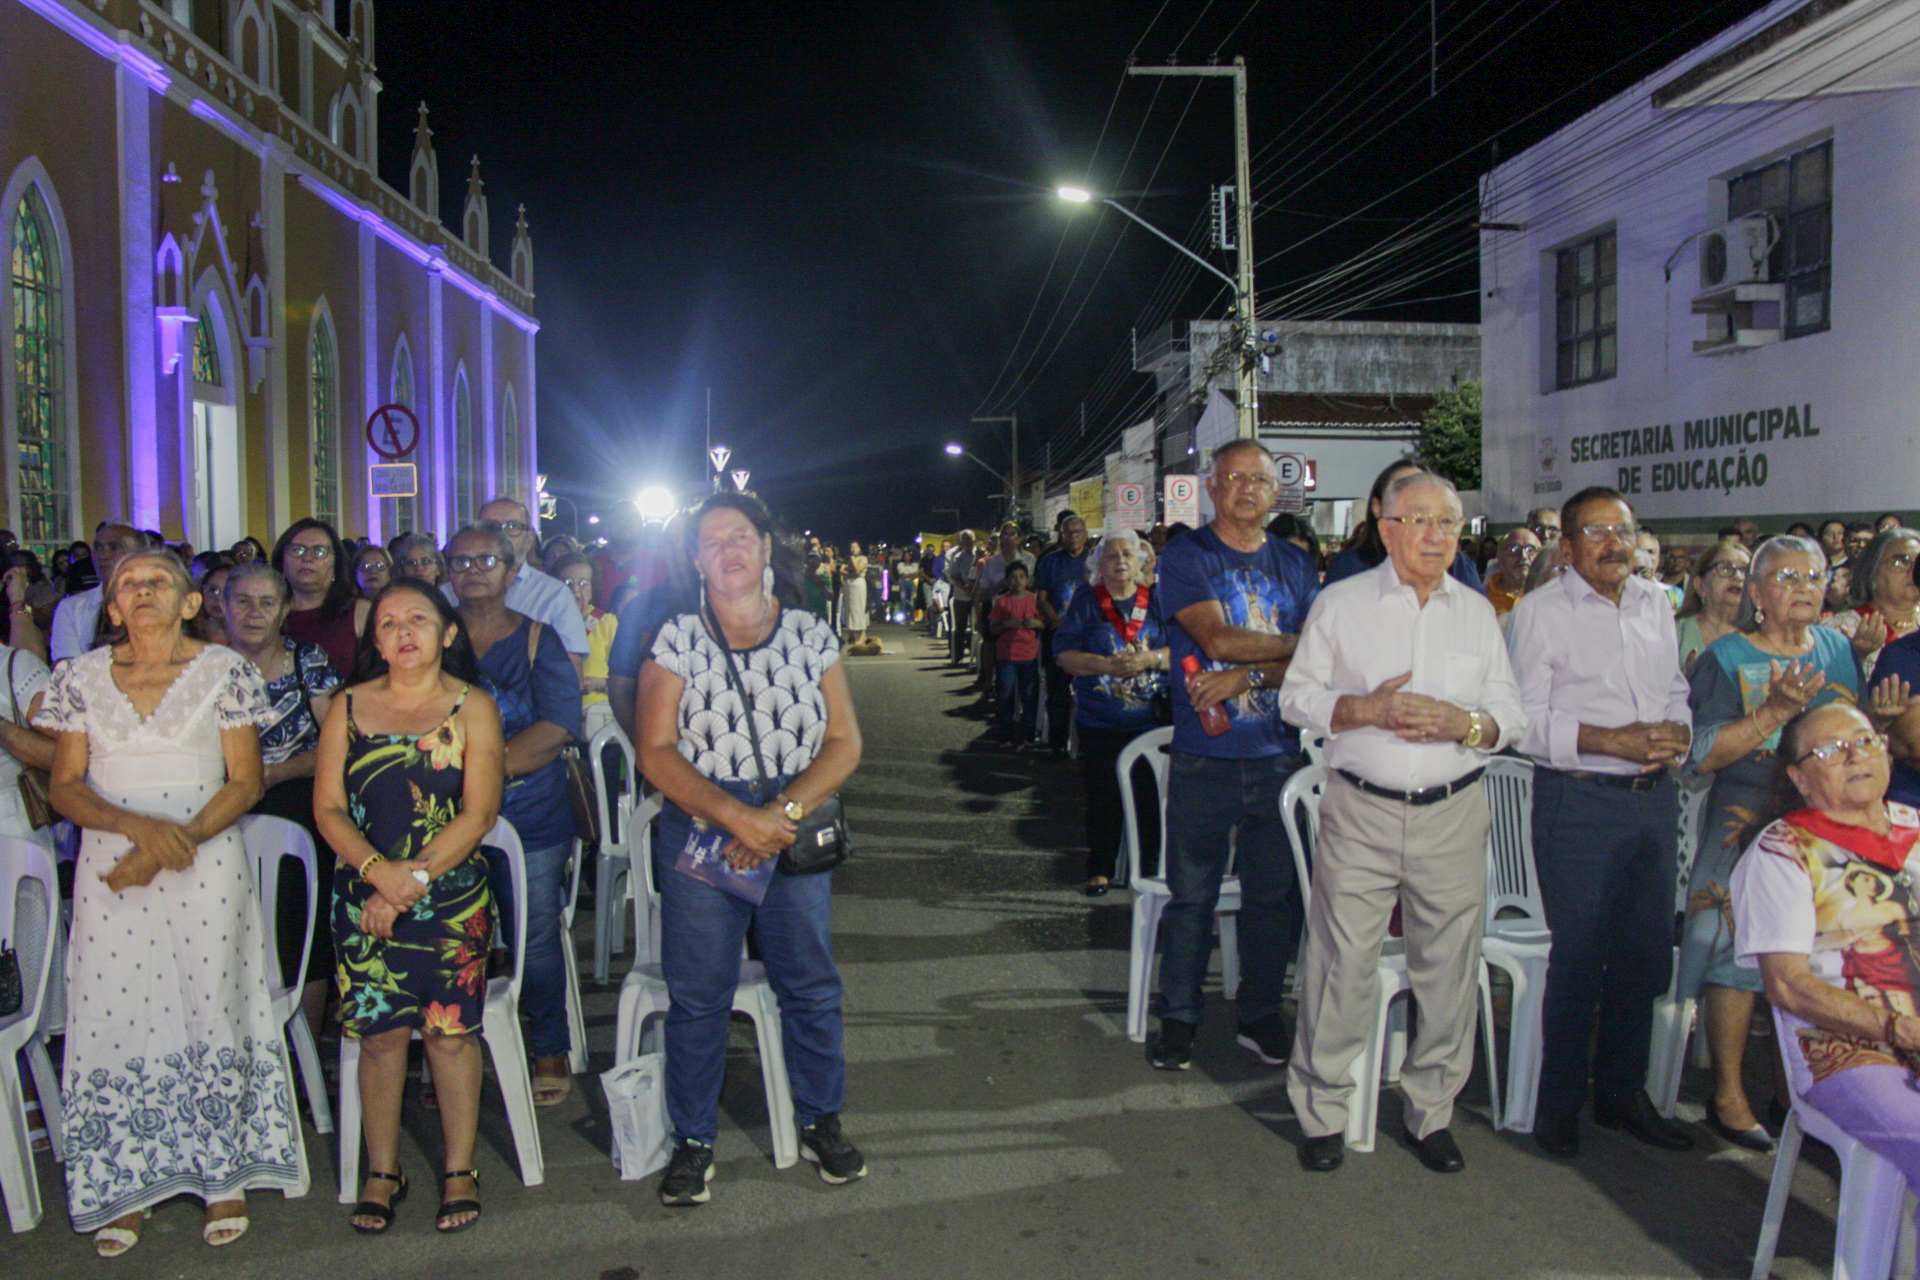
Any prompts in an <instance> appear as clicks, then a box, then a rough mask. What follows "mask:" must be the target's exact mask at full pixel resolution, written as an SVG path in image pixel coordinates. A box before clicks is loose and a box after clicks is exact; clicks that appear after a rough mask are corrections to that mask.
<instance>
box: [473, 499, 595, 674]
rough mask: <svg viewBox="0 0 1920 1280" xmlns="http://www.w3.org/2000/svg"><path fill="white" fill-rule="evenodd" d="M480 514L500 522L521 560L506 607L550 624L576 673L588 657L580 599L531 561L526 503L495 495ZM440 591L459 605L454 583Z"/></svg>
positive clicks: (531, 550) (510, 584)
mask: <svg viewBox="0 0 1920 1280" xmlns="http://www.w3.org/2000/svg"><path fill="white" fill-rule="evenodd" d="M480 518H481V519H482V520H486V521H490V522H492V523H494V524H497V525H499V526H500V529H501V532H503V533H505V534H506V535H507V540H508V541H509V542H511V543H513V554H514V556H515V558H516V559H518V560H519V562H520V567H519V568H517V569H515V570H514V573H513V581H512V582H509V583H508V584H507V597H506V605H507V608H509V609H511V610H513V611H514V612H515V613H519V614H524V615H526V616H527V617H529V618H532V619H533V620H534V621H535V622H544V623H545V624H546V625H547V626H549V627H551V628H553V634H554V635H555V636H557V637H559V640H560V644H561V646H562V647H563V648H565V649H566V651H567V656H568V657H569V658H572V659H573V670H574V673H575V674H576V675H578V674H579V672H580V668H581V666H582V665H583V664H584V663H585V662H586V659H587V624H586V621H585V620H584V619H582V618H581V616H580V603H579V601H577V600H575V599H574V598H573V592H571V591H569V590H567V588H566V587H565V586H564V585H563V584H562V583H561V581H560V579H558V578H556V577H554V576H553V575H551V574H548V573H543V572H541V571H540V569H539V568H537V567H536V566H535V565H534V563H533V545H534V536H533V519H532V517H531V516H530V515H529V514H528V513H527V509H526V507H525V506H524V505H523V504H521V503H520V502H518V501H516V500H515V499H513V498H494V499H492V500H491V501H489V502H488V503H487V505H486V506H484V507H481V508H480ZM440 594H442V595H444V596H445V597H446V598H447V600H448V602H449V603H451V604H452V605H453V606H454V607H455V608H458V607H459V605H460V600H459V597H457V596H455V595H454V593H453V583H451V582H448V583H445V584H444V585H442V586H441V588H440Z"/></svg>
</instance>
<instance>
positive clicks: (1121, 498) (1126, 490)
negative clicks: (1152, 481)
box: [1113, 480, 1153, 529]
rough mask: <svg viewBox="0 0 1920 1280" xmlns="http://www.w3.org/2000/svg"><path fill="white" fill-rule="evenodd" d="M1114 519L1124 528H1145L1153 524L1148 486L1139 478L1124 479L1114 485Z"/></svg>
mask: <svg viewBox="0 0 1920 1280" xmlns="http://www.w3.org/2000/svg"><path fill="white" fill-rule="evenodd" d="M1113 519H1114V523H1116V524H1118V525H1119V526H1120V527H1121V528H1122V529H1144V528H1146V527H1147V526H1148V525H1150V524H1152V523H1153V513H1152V512H1150V511H1148V510H1147V486H1146V485H1144V484H1141V483H1140V482H1139V481H1137V480H1123V481H1121V482H1120V483H1119V484H1116V485H1115V486H1113Z"/></svg>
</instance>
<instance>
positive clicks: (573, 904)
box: [560, 828, 605, 1076]
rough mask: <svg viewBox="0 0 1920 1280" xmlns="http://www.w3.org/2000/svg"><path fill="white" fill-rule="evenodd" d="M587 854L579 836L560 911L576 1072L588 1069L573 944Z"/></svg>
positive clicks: (571, 1065) (571, 1066) (570, 1059)
mask: <svg viewBox="0 0 1920 1280" xmlns="http://www.w3.org/2000/svg"><path fill="white" fill-rule="evenodd" d="M604 829H605V828H602V830H604ZM586 856H587V846H586V842H585V841H583V840H581V839H579V838H578V837H576V838H575V839H574V842H573V854H572V856H571V857H570V858H569V859H568V862H567V905H566V906H565V907H564V908H562V909H561V912H560V958H561V960H562V961H563V962H564V963H565V965H566V972H567V1044H568V1045H569V1046H570V1047H569V1048H568V1049H567V1070H568V1072H569V1073H571V1074H573V1075H576V1076H577V1075H580V1074H581V1073H582V1072H584V1071H585V1070H586V1069H587V1014H586V1008H585V1006H584V1005H583V1004H582V1003H581V1000H580V956H579V954H578V953H577V952H575V951H574V948H573V917H574V913H575V912H576V911H577V910H578V909H579V906H580V865H581V863H582V862H584V861H585V860H586Z"/></svg>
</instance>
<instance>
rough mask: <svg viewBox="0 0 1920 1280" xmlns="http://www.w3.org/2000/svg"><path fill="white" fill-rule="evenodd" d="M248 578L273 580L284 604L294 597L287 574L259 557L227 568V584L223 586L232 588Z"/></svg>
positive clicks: (225, 588)
mask: <svg viewBox="0 0 1920 1280" xmlns="http://www.w3.org/2000/svg"><path fill="white" fill-rule="evenodd" d="M246 578H265V579H266V580H267V581H269V582H271V583H272V584H273V589H274V590H275V591H276V592H278V593H279V595H280V602H281V603H282V604H286V603H287V602H289V601H291V600H292V599H293V588H292V587H290V586H288V585H287V578H286V575H285V574H283V573H281V572H280V571H279V570H278V569H276V568H274V567H273V565H271V564H270V563H268V562H267V561H265V560H260V559H257V558H256V559H253V560H249V561H247V562H246V563H244V564H237V565H235V566H234V567H233V568H231V569H229V570H227V581H226V586H225V587H223V588H222V590H231V589H232V587H233V584H234V583H236V582H240V581H242V580H244V579H246Z"/></svg>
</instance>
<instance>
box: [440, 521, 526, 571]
mask: <svg viewBox="0 0 1920 1280" xmlns="http://www.w3.org/2000/svg"><path fill="white" fill-rule="evenodd" d="M468 533H478V534H484V535H485V536H487V537H489V538H492V539H493V540H494V542H496V543H497V544H499V547H500V558H501V559H502V560H504V561H506V562H507V568H509V569H517V568H519V567H520V566H519V564H518V563H517V562H518V560H519V557H518V556H516V555H514V553H513V539H512V538H509V537H508V536H507V531H506V530H505V529H503V528H501V527H500V522H499V521H498V520H469V521H468V522H467V523H465V524H463V525H461V526H460V527H459V528H458V529H455V530H454V531H453V536H452V537H451V538H448V539H447V546H449V547H451V546H452V545H453V544H454V543H456V542H458V541H459V540H460V537H461V535H462V534H468ZM446 554H447V553H446V551H445V550H444V549H443V550H442V551H441V552H440V555H441V558H442V559H445V558H446Z"/></svg>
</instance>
